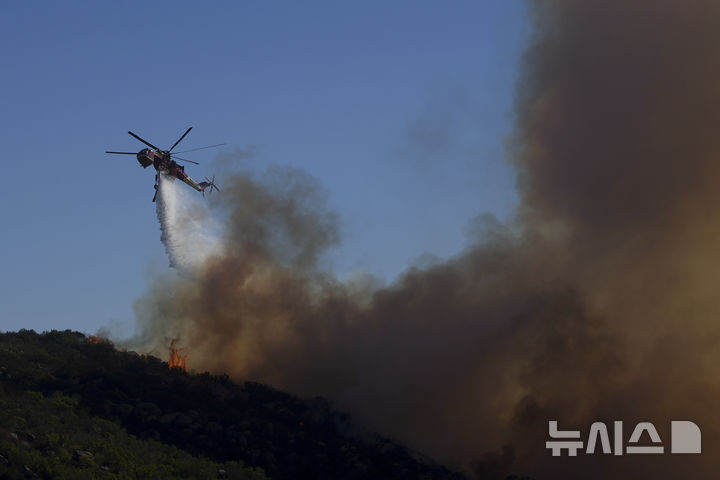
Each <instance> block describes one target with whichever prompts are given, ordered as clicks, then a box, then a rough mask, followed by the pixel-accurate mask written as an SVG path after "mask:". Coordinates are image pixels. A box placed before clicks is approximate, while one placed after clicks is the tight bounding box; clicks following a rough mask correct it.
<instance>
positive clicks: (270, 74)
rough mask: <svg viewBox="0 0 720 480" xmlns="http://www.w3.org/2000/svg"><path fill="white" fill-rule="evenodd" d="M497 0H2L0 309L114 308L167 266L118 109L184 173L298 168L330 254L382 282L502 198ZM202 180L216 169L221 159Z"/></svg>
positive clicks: (76, 315)
mask: <svg viewBox="0 0 720 480" xmlns="http://www.w3.org/2000/svg"><path fill="white" fill-rule="evenodd" d="M528 29H529V27H528V19H527V12H526V7H525V5H524V4H523V3H522V2H520V1H518V0H508V1H494V0H493V1H490V0H487V1H452V2H441V1H434V2H428V1H398V2H388V1H362V2H359V1H358V2H338V1H323V2H316V1H309V2H291V1H278V2H260V1H247V2H234V1H233V2H231V1H216V2H186V1H173V2H169V1H167V2H162V1H157V2H146V1H143V2H95V1H87V2H79V1H69V2H53V1H28V2H25V1H23V2H20V1H17V2H15V1H9V2H5V3H4V4H3V13H2V15H0V58H2V63H3V66H2V73H1V74H0V88H1V89H2V99H3V100H2V108H1V109H0V140H2V143H1V147H2V148H1V151H2V162H1V163H0V165H2V175H3V179H4V182H3V188H2V189H0V218H1V219H2V226H1V227H0V229H1V230H0V308H1V310H0V312H1V313H0V330H17V329H19V328H33V329H36V330H48V329H52V328H58V329H64V328H72V329H77V330H81V331H85V332H95V331H96V330H97V329H98V328H99V327H101V326H103V325H107V324H109V323H113V322H115V323H124V324H130V323H131V322H132V320H133V310H132V305H133V302H134V300H135V299H136V298H138V297H139V296H141V295H142V293H143V291H144V290H145V288H146V287H147V282H148V279H149V278H150V276H152V275H154V274H156V273H157V272H161V271H162V270H163V269H166V268H167V259H166V258H165V253H164V250H163V246H162V244H161V243H160V240H159V237H160V231H159V228H158V224H157V220H156V218H155V209H154V204H152V203H151V201H150V200H151V198H152V195H153V190H152V185H153V173H154V172H151V171H149V170H143V169H142V168H140V166H139V165H138V163H137V161H136V160H135V158H134V157H131V156H127V157H125V156H119V155H114V156H113V155H106V154H104V153H103V152H104V151H105V150H122V151H138V150H140V149H141V148H143V147H144V146H143V145H142V144H140V143H139V142H137V141H136V140H134V139H132V138H131V137H130V136H129V135H127V133H126V132H127V131H128V130H132V131H134V132H136V133H138V134H139V135H141V136H142V137H144V138H146V139H147V140H149V141H150V142H152V143H155V144H156V145H158V146H160V147H166V148H167V147H169V146H170V145H171V144H172V142H174V141H175V140H176V139H177V138H178V137H179V135H181V134H182V133H183V132H184V130H185V129H186V128H187V127H189V126H193V127H194V128H193V131H192V132H191V133H190V135H189V136H188V137H186V139H185V140H184V141H183V143H182V144H181V146H182V147H183V149H189V148H193V147H199V146H204V145H208V144H214V143H220V142H226V143H227V145H226V146H225V147H223V148H221V149H219V151H213V150H205V151H201V152H195V153H192V154H187V157H189V158H191V159H193V160H196V161H200V162H202V165H200V166H194V165H190V166H188V169H187V171H188V173H189V174H190V175H191V176H193V177H194V178H196V179H197V178H199V179H202V177H203V176H205V175H208V174H212V173H213V172H212V171H211V170H212V168H211V167H212V160H213V158H214V157H215V156H216V155H218V154H219V153H222V152H225V153H227V152H232V151H233V150H235V149H236V148H243V147H245V146H247V145H256V146H258V147H257V158H256V159H255V160H253V161H252V162H254V163H253V164H252V165H247V167H248V168H263V166H265V165H267V164H271V163H275V164H281V165H291V166H293V167H296V168H300V169H303V170H305V171H307V172H309V173H310V174H311V175H313V176H314V177H316V178H317V179H318V181H319V182H320V183H321V184H322V185H323V187H324V188H325V189H326V191H327V194H328V199H329V203H330V206H331V208H332V209H333V210H335V211H336V212H337V213H338V214H339V216H340V222H341V236H342V245H341V246H340V247H339V248H338V249H337V250H336V251H334V252H332V254H331V256H330V258H331V260H332V262H333V264H334V268H335V270H336V272H337V274H338V275H339V276H340V277H341V278H342V277H344V276H346V275H349V274H352V273H353V272H355V271H358V270H366V271H369V272H370V273H373V274H375V275H378V276H379V277H380V278H382V279H384V281H386V282H390V281H392V279H393V278H394V277H395V276H396V275H397V274H398V273H400V272H401V271H403V270H404V269H405V268H406V267H407V266H408V265H409V264H410V263H411V262H412V261H413V260H414V259H416V258H418V257H420V256H421V255H423V254H425V253H430V254H433V255H437V256H439V257H441V258H445V257H448V256H451V255H453V254H454V253H456V252H458V251H459V250H460V249H461V248H462V246H463V245H464V243H465V241H466V237H465V235H466V234H465V232H466V228H467V226H468V223H469V221H470V220H471V219H472V218H473V217H474V216H476V215H478V214H481V213H484V212H490V213H494V214H496V215H497V216H498V217H500V218H503V217H506V216H507V215H509V214H510V212H511V211H512V208H513V204H514V202H515V193H514V177H513V173H512V171H511V169H510V168H509V167H508V166H507V165H506V164H505V152H504V144H505V141H506V137H507V135H508V134H509V132H510V129H511V126H512V120H513V117H512V114H513V92H514V88H515V81H516V79H517V70H518V66H519V63H520V58H521V55H522V51H523V48H524V46H525V44H526V41H527V37H528ZM217 182H218V184H219V185H220V186H222V178H218V179H217Z"/></svg>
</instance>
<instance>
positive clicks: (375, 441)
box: [0, 330, 464, 480]
mask: <svg viewBox="0 0 720 480" xmlns="http://www.w3.org/2000/svg"><path fill="white" fill-rule="evenodd" d="M0 382H1V383H0V407H2V408H1V409H0V412H1V413H0V455H2V456H1V457H0V477H2V478H118V479H120V478H123V479H124V478H237V479H258V480H259V479H265V478H273V479H290V478H314V479H377V478H392V479H419V478H422V479H461V478H464V477H463V476H462V475H460V474H458V473H454V472H451V471H449V470H447V469H446V468H444V467H442V466H440V465H437V464H436V463H434V462H432V461H431V460H429V459H427V458H425V457H422V456H420V455H419V454H417V453H415V452H412V451H410V450H408V449H407V448H405V447H403V446H402V445H399V444H397V443H395V442H393V441H391V440H388V439H385V438H382V437H380V436H378V435H376V434H373V433H370V432H367V431H365V430H363V429H362V428H360V427H358V426H357V425H355V424H354V423H353V422H352V421H351V419H350V417H349V416H348V415H346V414H343V413H340V412H337V411H335V410H333V409H332V408H331V405H330V404H329V403H328V402H327V401H326V400H323V399H321V398H316V399H312V400H301V399H299V398H297V397H294V396H292V395H289V394H286V393H282V392H279V391H277V390H274V389H273V388H270V387H268V386H266V385H262V384H258V383H252V382H246V383H243V384H238V383H235V382H233V381H231V380H230V379H229V378H228V377H227V376H213V375H210V374H208V373H203V374H188V373H185V372H183V371H182V370H181V369H178V368H169V367H168V364H167V363H165V362H162V361H161V360H159V359H157V358H155V357H152V356H141V355H138V354H136V353H134V352H121V351H118V350H116V349H115V348H114V347H113V346H112V345H111V344H109V343H106V342H99V343H93V342H89V341H88V338H86V337H85V336H84V335H83V334H81V333H77V332H71V331H69V330H68V331H63V332H59V331H52V332H48V333H44V334H37V333H35V332H34V331H31V330H30V331H28V330H21V331H20V332H17V333H6V334H0Z"/></svg>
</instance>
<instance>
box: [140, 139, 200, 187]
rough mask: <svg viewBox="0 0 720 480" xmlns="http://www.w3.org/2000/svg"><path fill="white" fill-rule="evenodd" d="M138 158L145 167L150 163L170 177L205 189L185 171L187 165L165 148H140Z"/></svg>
mask: <svg viewBox="0 0 720 480" xmlns="http://www.w3.org/2000/svg"><path fill="white" fill-rule="evenodd" d="M137 160H138V162H139V163H140V165H142V167H143V168H147V167H149V166H150V165H152V166H153V167H155V170H157V171H158V173H162V174H164V175H167V176H169V177H174V178H177V179H179V180H182V181H183V182H185V183H187V184H188V185H190V186H191V187H193V188H194V189H195V190H197V191H198V192H202V191H204V190H205V189H204V187H203V186H202V185H200V184H198V183H197V182H195V180H193V179H192V178H190V176H189V175H188V174H187V173H185V167H184V166H182V165H179V164H178V163H177V162H176V161H175V160H173V159H172V158H171V157H170V154H169V153H168V152H166V151H164V150H153V149H152V148H145V149H143V150H140V151H139V152H138V154H137Z"/></svg>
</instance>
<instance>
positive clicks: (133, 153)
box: [105, 150, 137, 155]
mask: <svg viewBox="0 0 720 480" xmlns="http://www.w3.org/2000/svg"><path fill="white" fill-rule="evenodd" d="M105 153H119V154H120V155H137V152H108V151H107V150H105Z"/></svg>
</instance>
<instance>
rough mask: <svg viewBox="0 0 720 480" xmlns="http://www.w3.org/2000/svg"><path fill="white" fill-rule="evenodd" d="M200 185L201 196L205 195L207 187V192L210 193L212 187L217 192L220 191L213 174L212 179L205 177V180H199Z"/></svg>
mask: <svg viewBox="0 0 720 480" xmlns="http://www.w3.org/2000/svg"><path fill="white" fill-rule="evenodd" d="M200 186H201V187H202V189H203V190H202V192H203V196H205V190H207V189H208V188H209V189H210V190H208V193H212V191H213V189H215V190H217V191H218V192H219V191H220V189H219V188H218V186H217V185H215V175H213V176H212V179H210V178H208V177H205V181H204V182H201V183H200Z"/></svg>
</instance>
